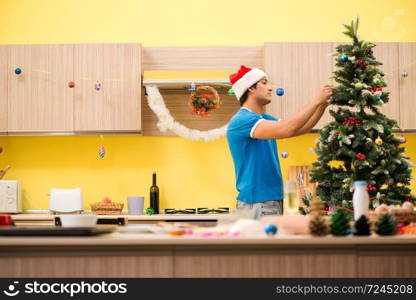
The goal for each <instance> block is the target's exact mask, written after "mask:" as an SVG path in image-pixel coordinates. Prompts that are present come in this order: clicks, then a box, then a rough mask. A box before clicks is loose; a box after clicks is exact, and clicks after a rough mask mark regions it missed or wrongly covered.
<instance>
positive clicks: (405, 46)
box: [397, 43, 416, 131]
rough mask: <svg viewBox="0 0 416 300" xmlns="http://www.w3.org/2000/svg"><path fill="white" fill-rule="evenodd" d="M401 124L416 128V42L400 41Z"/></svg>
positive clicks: (408, 128) (403, 126)
mask: <svg viewBox="0 0 416 300" xmlns="http://www.w3.org/2000/svg"><path fill="white" fill-rule="evenodd" d="M398 62H399V66H398V69H399V74H398V75H397V76H398V78H399V83H400V126H401V127H402V129H405V130H413V131H414V130H416V118H415V111H414V109H415V103H416V94H415V88H416V43H399V59H398Z"/></svg>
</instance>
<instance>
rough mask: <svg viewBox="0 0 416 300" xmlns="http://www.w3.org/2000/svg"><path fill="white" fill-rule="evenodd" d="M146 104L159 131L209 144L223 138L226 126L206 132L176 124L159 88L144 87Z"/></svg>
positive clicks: (152, 86)
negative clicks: (154, 116)
mask: <svg viewBox="0 0 416 300" xmlns="http://www.w3.org/2000/svg"><path fill="white" fill-rule="evenodd" d="M146 94H147V103H148V104H149V107H150V108H151V110H152V111H153V112H154V113H155V114H156V116H157V118H158V122H157V127H158V128H159V130H160V131H162V132H165V131H167V130H170V131H172V132H173V133H175V134H177V135H178V136H180V137H183V138H185V139H188V140H192V141H205V142H210V141H214V140H216V139H219V138H221V137H223V136H225V133H226V131H227V126H228V124H226V125H224V126H222V127H219V128H214V129H210V130H206V131H202V130H197V129H191V128H188V127H186V126H184V125H182V124H181V123H179V122H177V121H176V120H175V119H174V118H173V117H172V115H171V114H170V111H169V109H168V108H167V107H166V105H165V101H164V99H163V96H162V95H161V93H160V91H159V88H158V87H157V86H154V85H148V86H146Z"/></svg>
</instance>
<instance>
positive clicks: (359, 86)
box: [354, 82, 364, 91]
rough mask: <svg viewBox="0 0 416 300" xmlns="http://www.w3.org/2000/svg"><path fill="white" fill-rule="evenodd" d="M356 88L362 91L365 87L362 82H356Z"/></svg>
mask: <svg viewBox="0 0 416 300" xmlns="http://www.w3.org/2000/svg"><path fill="white" fill-rule="evenodd" d="M354 88H355V89H356V90H357V91H361V90H362V89H363V88H364V85H363V84H362V83H361V82H357V83H356V84H354Z"/></svg>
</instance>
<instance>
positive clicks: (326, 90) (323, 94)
mask: <svg viewBox="0 0 416 300" xmlns="http://www.w3.org/2000/svg"><path fill="white" fill-rule="evenodd" d="M333 94H334V89H333V87H332V85H328V84H327V85H324V86H323V87H321V88H320V89H319V90H318V92H317V93H316V96H315V98H314V100H315V101H316V102H318V103H319V104H324V103H328V99H329V98H330V97H331V96H332V95H333Z"/></svg>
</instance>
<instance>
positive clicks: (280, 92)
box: [276, 88, 285, 96]
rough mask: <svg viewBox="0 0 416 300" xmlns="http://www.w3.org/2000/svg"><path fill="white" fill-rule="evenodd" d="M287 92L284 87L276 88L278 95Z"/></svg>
mask: <svg viewBox="0 0 416 300" xmlns="http://www.w3.org/2000/svg"><path fill="white" fill-rule="evenodd" d="M284 94H285V90H284V89H282V88H278V89H277V90H276V95H277V96H283V95H284Z"/></svg>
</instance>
